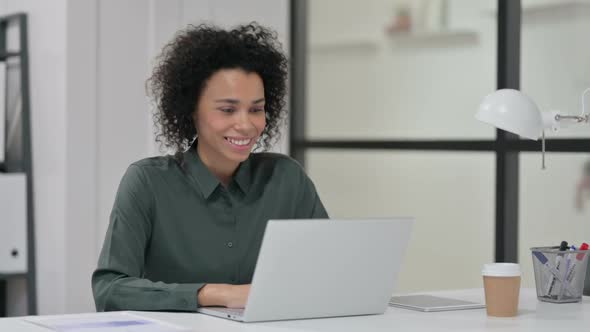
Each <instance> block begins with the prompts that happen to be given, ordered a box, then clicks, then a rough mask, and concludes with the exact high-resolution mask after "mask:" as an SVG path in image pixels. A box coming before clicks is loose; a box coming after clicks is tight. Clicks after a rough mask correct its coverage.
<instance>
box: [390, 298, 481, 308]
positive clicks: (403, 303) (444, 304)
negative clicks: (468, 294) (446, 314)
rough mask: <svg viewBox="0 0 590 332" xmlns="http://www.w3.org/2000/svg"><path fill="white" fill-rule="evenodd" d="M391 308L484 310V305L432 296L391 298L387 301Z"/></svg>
mask: <svg viewBox="0 0 590 332" xmlns="http://www.w3.org/2000/svg"><path fill="white" fill-rule="evenodd" d="M389 305H390V306H392V307H399V308H406V309H412V310H418V311H426V312H430V311H447V310H464V309H480V308H485V304H483V303H477V302H470V301H463V300H457V299H451V298H447V297H439V296H432V295H405V296H393V297H391V300H389Z"/></svg>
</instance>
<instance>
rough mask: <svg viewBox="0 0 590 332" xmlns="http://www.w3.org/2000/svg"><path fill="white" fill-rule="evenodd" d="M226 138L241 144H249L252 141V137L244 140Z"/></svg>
mask: <svg viewBox="0 0 590 332" xmlns="http://www.w3.org/2000/svg"><path fill="white" fill-rule="evenodd" d="M225 139H226V140H228V141H229V142H230V143H231V144H234V145H240V146H243V145H248V144H250V141H252V139H250V138H249V139H243V140H236V139H232V138H228V137H226V138H225Z"/></svg>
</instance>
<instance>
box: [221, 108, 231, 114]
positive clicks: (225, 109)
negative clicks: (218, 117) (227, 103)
mask: <svg viewBox="0 0 590 332" xmlns="http://www.w3.org/2000/svg"><path fill="white" fill-rule="evenodd" d="M220 110H221V111H222V112H223V113H228V114H231V113H233V112H234V109H233V108H221V109H220Z"/></svg>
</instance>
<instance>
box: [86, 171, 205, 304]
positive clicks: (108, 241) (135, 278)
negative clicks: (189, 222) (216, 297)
mask: <svg viewBox="0 0 590 332" xmlns="http://www.w3.org/2000/svg"><path fill="white" fill-rule="evenodd" d="M152 200H153V196H152V194H151V190H150V188H149V186H148V184H147V181H146V177H145V175H144V173H143V171H142V169H141V167H140V166H137V165H131V166H130V167H129V168H128V169H127V172H126V173H125V175H124V176H123V179H122V180H121V183H120V185H119V189H118V191H117V195H116V198H115V204H114V206H113V210H112V212H111V216H110V223H109V227H108V230H107V233H106V236H105V240H104V244H103V247H102V251H101V253H100V257H99V260H98V266H97V268H96V270H95V271H94V273H93V274H92V291H93V294H94V301H95V304H96V309H97V311H112V310H146V311H152V310H165V311H195V310H196V309H197V306H198V303H197V292H198V290H199V289H200V288H201V287H203V286H204V284H202V283H192V284H175V283H164V282H161V281H151V280H148V279H146V278H144V259H145V252H146V249H147V247H148V246H149V240H150V236H151V229H152V227H151V222H152V220H151V216H152V211H151V209H152V208H153V201H152Z"/></svg>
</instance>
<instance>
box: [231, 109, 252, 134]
mask: <svg viewBox="0 0 590 332" xmlns="http://www.w3.org/2000/svg"><path fill="white" fill-rule="evenodd" d="M235 120H236V122H235V125H234V126H235V128H236V130H239V131H240V132H244V133H250V132H251V131H253V130H255V129H256V128H255V126H254V123H252V120H251V119H250V112H249V111H248V110H246V111H242V112H237V114H236V118H235Z"/></svg>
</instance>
